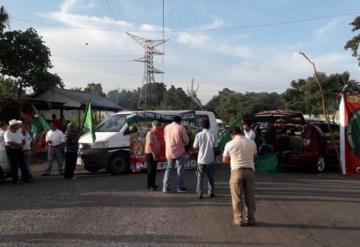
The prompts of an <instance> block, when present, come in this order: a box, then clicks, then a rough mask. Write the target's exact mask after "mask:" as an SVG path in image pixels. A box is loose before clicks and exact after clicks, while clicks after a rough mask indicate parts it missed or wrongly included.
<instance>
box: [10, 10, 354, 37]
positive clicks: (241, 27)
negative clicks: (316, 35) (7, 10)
mask: <svg viewBox="0 0 360 247" xmlns="http://www.w3.org/2000/svg"><path fill="white" fill-rule="evenodd" d="M359 13H360V11H353V12H346V13H340V14H334V15H326V16H319V17H310V18H302V19H294V20H287V21H281V22H270V23H262V24H254V25H241V26H232V27H218V28H196V29H173V30H143V31H129V32H131V33H162V32H165V33H192V32H218V31H233V30H241V29H256V28H265V27H273V26H283V25H291V24H297V23H306V22H314V21H320V20H326V19H331V18H336V17H346V16H352V15H357V14H359ZM10 18H11V19H12V20H15V21H22V22H28V23H35V24H39V25H46V26H54V27H63V28H71V29H80V30H92V31H94V30H95V31H103V32H119V30H113V29H95V28H86V27H73V26H66V25H59V24H53V23H46V22H40V21H34V20H30V19H25V18H18V17H10ZM116 24H117V22H116ZM118 28H119V27H118ZM120 31H121V29H120ZM121 32H122V33H123V31H121Z"/></svg>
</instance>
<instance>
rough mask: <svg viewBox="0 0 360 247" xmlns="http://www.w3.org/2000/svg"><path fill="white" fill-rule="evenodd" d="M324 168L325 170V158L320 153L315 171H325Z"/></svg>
mask: <svg viewBox="0 0 360 247" xmlns="http://www.w3.org/2000/svg"><path fill="white" fill-rule="evenodd" d="M324 170H325V159H324V157H323V156H322V155H320V156H319V157H318V158H317V160H316V163H315V165H314V172H315V173H320V172H323V171H324Z"/></svg>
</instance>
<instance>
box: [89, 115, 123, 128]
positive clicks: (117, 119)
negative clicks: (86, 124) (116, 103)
mask: <svg viewBox="0 0 360 247" xmlns="http://www.w3.org/2000/svg"><path fill="white" fill-rule="evenodd" d="M125 123H126V115H123V114H116V115H112V116H110V117H108V118H107V119H105V120H104V121H102V122H101V123H100V124H99V125H98V126H97V127H96V129H95V131H96V132H119V131H120V130H121V128H122V127H123V126H124V124H125Z"/></svg>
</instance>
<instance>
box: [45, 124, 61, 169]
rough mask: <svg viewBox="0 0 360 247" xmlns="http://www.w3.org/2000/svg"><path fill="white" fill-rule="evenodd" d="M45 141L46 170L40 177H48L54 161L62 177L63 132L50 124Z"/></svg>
mask: <svg viewBox="0 0 360 247" xmlns="http://www.w3.org/2000/svg"><path fill="white" fill-rule="evenodd" d="M45 141H46V143H47V145H48V160H47V162H48V164H47V169H46V171H45V173H43V174H42V176H50V174H51V168H52V163H53V161H54V160H56V161H57V163H58V172H59V175H63V167H64V165H63V163H64V143H65V137H64V134H63V132H62V131H61V130H59V129H58V128H57V127H56V125H55V124H54V123H52V122H51V123H50V130H49V131H48V132H47V133H46V136H45Z"/></svg>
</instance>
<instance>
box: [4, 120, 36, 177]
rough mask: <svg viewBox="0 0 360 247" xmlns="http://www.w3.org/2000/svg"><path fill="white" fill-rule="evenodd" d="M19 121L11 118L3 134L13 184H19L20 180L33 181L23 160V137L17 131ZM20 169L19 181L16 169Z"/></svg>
mask: <svg viewBox="0 0 360 247" xmlns="http://www.w3.org/2000/svg"><path fill="white" fill-rule="evenodd" d="M19 123H20V121H17V120H16V119H13V120H11V121H10V122H9V126H10V129H9V130H7V131H6V132H5V134H4V139H5V145H6V153H7V155H8V158H9V162H10V165H11V175H12V181H13V183H14V184H20V183H21V182H24V183H30V182H33V180H32V176H31V174H30V172H29V170H28V168H27V165H26V162H25V155H24V151H23V145H24V144H25V139H24V138H23V136H22V134H21V133H20V132H18V129H19ZM19 168H20V171H21V182H20V181H19V176H18V169H19Z"/></svg>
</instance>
